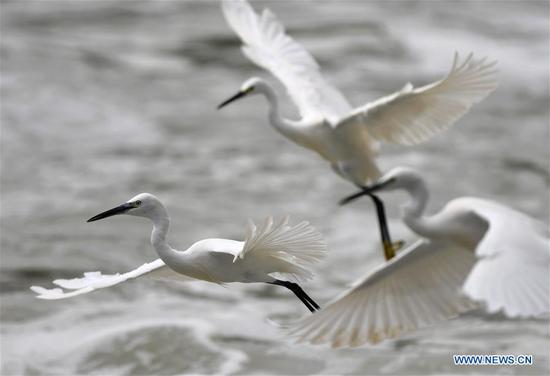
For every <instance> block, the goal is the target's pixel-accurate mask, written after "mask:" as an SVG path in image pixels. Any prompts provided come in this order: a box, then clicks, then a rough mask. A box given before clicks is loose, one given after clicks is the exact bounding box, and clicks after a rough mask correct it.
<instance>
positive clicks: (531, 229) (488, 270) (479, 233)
mask: <svg viewBox="0 0 550 376" xmlns="http://www.w3.org/2000/svg"><path fill="white" fill-rule="evenodd" d="M396 189H403V190H405V191H406V192H407V193H408V194H409V195H410V196H411V200H410V201H409V203H408V204H406V205H405V206H404V208H403V220H404V222H405V223H406V224H407V225H408V227H410V228H411V230H413V231H414V232H416V233H417V234H419V235H421V236H422V237H424V239H423V240H419V241H418V242H417V243H416V244H414V245H412V246H410V247H408V248H407V249H406V250H403V251H401V252H400V253H399V254H398V255H397V256H396V257H395V258H394V259H392V260H391V261H389V262H388V263H386V264H385V265H382V266H381V267H379V268H378V269H376V270H374V271H373V272H371V273H369V274H368V275H366V276H365V277H364V278H362V279H361V280H359V281H358V282H357V283H356V284H355V286H354V287H353V288H352V289H350V290H349V291H347V292H345V293H344V294H343V295H342V296H340V297H338V298H336V299H335V300H334V301H333V302H332V303H329V305H328V306H327V307H326V308H325V309H323V310H321V311H320V312H318V313H316V314H315V315H313V316H311V317H310V318H304V319H302V320H300V321H299V322H297V323H295V324H294V325H293V328H292V329H291V332H292V333H293V334H294V335H296V336H297V337H298V338H299V340H300V341H303V342H310V343H314V344H320V343H329V344H331V345H332V346H334V347H339V346H360V345H362V344H364V343H366V342H370V343H376V342H378V341H380V340H382V339H385V338H393V337H397V336H399V335H400V334H402V333H405V332H407V331H411V330H414V329H416V328H420V327H423V326H426V325H429V324H432V323H434V322H437V321H439V320H443V319H446V318H450V317H453V316H456V315H457V314H459V313H460V312H463V311H466V310H468V309H470V308H472V307H474V306H475V305H474V304H479V303H481V304H482V305H483V306H485V307H486V308H487V310H488V311H489V312H491V313H492V312H497V311H501V312H502V313H504V315H506V316H508V317H537V316H541V315H544V314H548V313H550V284H549V277H550V230H549V228H548V226H546V225H545V224H543V223H541V222H538V221H537V220H535V219H533V218H531V217H528V216H527V215H525V214H523V213H520V212H518V211H516V210H513V209H511V208H508V207H506V206H503V205H501V204H498V203H496V202H492V201H489V200H484V199H480V198H470V197H462V198H458V199H455V200H452V201H451V202H449V203H448V204H447V205H446V206H445V208H444V209H443V210H442V211H440V212H439V213H437V214H435V215H433V216H424V215H423V212H424V208H425V207H426V203H427V200H428V190H427V188H426V186H425V184H424V181H423V180H422V178H421V177H420V175H419V174H418V173H417V172H416V171H414V170H410V169H406V168H396V169H393V170H391V171H390V172H388V173H387V174H385V175H384V176H383V177H382V178H381V179H379V180H378V181H377V182H376V183H374V184H373V185H371V186H370V187H368V188H366V189H365V190H364V191H362V192H359V193H357V194H355V195H352V196H349V197H348V198H346V199H345V200H344V201H343V203H346V202H350V201H352V200H354V199H356V198H358V197H361V196H362V195H364V194H369V193H372V192H377V191H386V190H396ZM466 299H467V300H466Z"/></svg>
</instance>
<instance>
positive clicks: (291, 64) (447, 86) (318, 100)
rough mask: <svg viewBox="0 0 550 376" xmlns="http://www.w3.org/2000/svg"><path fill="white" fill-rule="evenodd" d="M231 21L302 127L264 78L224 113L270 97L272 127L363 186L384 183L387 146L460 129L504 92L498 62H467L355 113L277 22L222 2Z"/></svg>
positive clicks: (243, 5) (240, 0) (241, 3)
mask: <svg viewBox="0 0 550 376" xmlns="http://www.w3.org/2000/svg"><path fill="white" fill-rule="evenodd" d="M222 8H223V12H224V15H225V18H226V20H227V22H228V24H229V25H230V26H231V28H232V29H233V30H234V31H235V32H236V33H237V35H238V36H239V37H240V38H241V40H242V41H243V44H244V45H243V47H242V49H243V52H244V54H245V55H246V56H247V57H248V58H250V60H252V61H253V62H254V63H256V64H257V65H259V66H261V67H263V68H265V69H266V70H268V71H270V72H271V73H272V74H273V75H274V76H275V77H277V78H278V79H279V80H280V81H281V82H282V83H283V84H284V85H285V87H286V89H287V91H288V94H289V96H290V97H291V99H292V100H293V102H294V103H295V105H296V106H297V107H298V109H299V111H300V114H301V117H302V119H301V120H300V121H292V120H289V119H284V118H282V117H281V115H280V113H279V105H278V99H277V96H276V94H275V91H274V90H273V88H272V87H271V86H270V85H268V84H267V83H266V82H264V81H263V80H261V79H259V78H252V79H250V80H247V81H246V82H245V83H244V84H243V85H242V87H241V89H240V91H239V93H238V94H237V95H235V96H233V97H231V98H229V99H228V100H227V101H225V102H223V103H222V104H221V105H220V107H222V106H225V105H226V104H228V103H230V102H232V101H233V100H235V99H238V98H241V97H243V96H245V95H248V94H263V95H264V96H265V97H266V98H267V100H268V102H269V104H270V110H269V119H270V122H271V124H272V125H273V127H275V128H276V129H277V130H278V131H279V132H281V133H282V134H283V135H285V136H286V137H288V138H290V139H291V140H293V141H294V142H296V143H297V144H299V145H301V146H303V147H305V148H308V149H311V150H313V151H315V152H317V153H318V154H319V155H320V156H321V157H323V158H324V159H326V160H327V161H328V162H329V163H330V164H331V166H332V167H333V169H334V170H335V171H336V172H337V173H338V174H339V175H341V176H342V177H343V178H345V179H347V180H350V181H352V182H353V183H355V184H359V185H364V184H366V183H367V182H369V181H372V180H373V179H376V178H378V177H379V176H380V171H379V169H378V167H377V165H376V162H375V156H376V154H377V151H378V143H379V142H380V141H383V142H390V143H396V144H401V145H411V144H416V143H419V142H423V141H426V140H428V139H430V138H432V137H433V136H434V135H436V134H437V133H439V132H440V131H442V130H443V129H446V128H448V127H449V126H451V125H452V124H454V123H455V122H456V121H457V120H458V119H460V117H462V116H463V115H464V114H466V113H467V112H468V110H469V109H470V107H471V106H472V105H474V104H475V103H478V102H479V101H481V100H482V99H483V98H485V97H486V96H487V95H489V93H490V92H491V91H493V90H494V89H495V88H496V86H497V80H496V73H497V71H496V69H495V65H496V62H486V59H480V60H476V59H474V57H473V55H472V54H470V55H468V56H467V57H466V58H465V59H462V60H461V59H460V58H459V56H458V54H455V57H454V61H453V65H452V68H451V70H450V72H449V73H448V74H447V75H446V76H445V77H444V78H443V79H442V80H440V81H437V82H434V83H432V84H429V85H426V86H423V87H420V88H416V89H415V88H413V86H412V84H410V83H409V84H407V85H405V87H403V89H401V90H400V91H398V92H396V93H393V94H391V95H388V96H386V97H383V98H380V99H378V100H375V101H373V102H370V103H367V104H365V105H363V106H360V107H358V108H356V109H353V108H352V106H351V105H350V104H349V103H348V102H347V100H346V99H345V98H344V96H343V95H342V94H341V93H340V92H339V91H338V90H337V89H336V88H334V87H333V86H331V85H330V84H328V83H327V82H326V81H325V79H324V78H323V77H322V75H321V73H320V69H319V65H318V64H317V62H316V61H315V59H314V58H313V57H312V56H311V54H309V53H308V52H307V51H306V50H305V49H304V48H303V47H302V46H301V45H300V44H299V43H297V42H296V41H295V40H294V39H292V38H291V37H290V36H288V35H287V34H286V33H285V29H284V26H283V25H282V24H281V23H280V22H279V20H277V18H276V17H275V15H274V14H273V13H272V12H271V11H269V9H265V10H264V11H263V12H262V13H261V15H258V14H256V13H255V12H254V10H253V9H252V7H251V6H250V4H248V2H247V1H246V0H225V1H223V2H222Z"/></svg>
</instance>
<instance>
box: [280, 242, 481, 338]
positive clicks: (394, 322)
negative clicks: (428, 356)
mask: <svg viewBox="0 0 550 376" xmlns="http://www.w3.org/2000/svg"><path fill="white" fill-rule="evenodd" d="M474 262H475V257H474V255H473V254H472V253H471V252H468V251H467V250H464V249H462V248H451V247H448V246H446V245H445V246H443V245H440V244H437V243H429V242H427V241H425V240H420V241H417V242H416V243H415V244H413V245H411V246H410V247H408V248H407V249H405V250H403V251H402V252H400V253H399V254H398V255H397V256H395V257H394V258H393V259H392V260H390V261H388V262H387V263H385V264H383V265H381V266H380V267H378V268H377V269H375V270H373V271H372V272H369V273H368V274H367V275H366V276H365V277H364V278H362V279H360V280H359V281H357V282H356V284H355V286H354V287H353V288H352V289H350V290H349V291H346V292H345V293H344V294H342V295H341V296H340V297H338V298H336V299H335V300H333V301H332V302H331V303H329V305H328V306H327V307H325V308H324V309H322V310H321V311H319V312H316V313H314V314H313V315H310V316H308V317H305V318H303V319H301V320H300V321H298V322H296V323H295V324H293V325H292V326H291V328H290V334H291V335H293V336H295V337H297V339H298V342H309V343H312V344H323V343H329V344H331V345H332V347H355V346H361V345H363V344H364V343H367V342H369V343H376V342H378V341H381V340H383V339H387V338H395V337H398V336H400V335H401V334H403V333H406V332H409V331H412V330H415V329H417V328H421V327H424V326H427V325H430V324H433V323H435V322H438V321H441V320H445V319H448V318H450V317H453V316H456V315H458V314H459V313H460V312H464V311H467V310H469V309H471V308H474V307H475V304H474V303H473V302H471V301H469V300H467V299H465V298H464V297H463V296H462V295H461V293H460V288H461V286H462V284H463V282H464V280H465V278H466V276H467V275H468V272H469V271H470V269H471V268H472V265H473V264H474Z"/></svg>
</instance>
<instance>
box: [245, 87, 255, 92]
mask: <svg viewBox="0 0 550 376" xmlns="http://www.w3.org/2000/svg"><path fill="white" fill-rule="evenodd" d="M252 90H254V86H250V87H249V88H248V89H246V93H250V92H251V91H252Z"/></svg>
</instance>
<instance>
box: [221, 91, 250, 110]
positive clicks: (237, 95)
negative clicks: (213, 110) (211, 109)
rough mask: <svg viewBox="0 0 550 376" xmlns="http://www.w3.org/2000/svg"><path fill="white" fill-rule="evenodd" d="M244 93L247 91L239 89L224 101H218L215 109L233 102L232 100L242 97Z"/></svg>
mask: <svg viewBox="0 0 550 376" xmlns="http://www.w3.org/2000/svg"><path fill="white" fill-rule="evenodd" d="M246 94H248V93H247V92H245V91H239V92H238V93H237V94H235V95H233V96H232V97H231V98H229V99H226V100H225V101H223V102H222V103H220V104H219V105H218V107H217V109H218V110H219V109H220V108H222V107H225V106H227V105H228V104H229V103H231V102H233V101H236V100H237V99H239V98H242V97H244V96H245V95H246Z"/></svg>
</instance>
